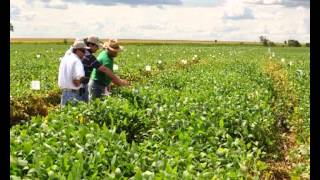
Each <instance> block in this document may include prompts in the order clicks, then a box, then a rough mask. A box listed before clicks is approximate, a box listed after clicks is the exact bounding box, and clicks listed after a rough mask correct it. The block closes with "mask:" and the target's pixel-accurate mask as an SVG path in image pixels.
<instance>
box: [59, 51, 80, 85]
mask: <svg viewBox="0 0 320 180" xmlns="http://www.w3.org/2000/svg"><path fill="white" fill-rule="evenodd" d="M79 63H80V65H81V60H80V59H79V58H78V57H77V56H76V55H75V54H74V53H71V54H70V55H69V56H65V57H63V58H62V60H61V63H60V66H59V76H58V85H59V87H60V88H61V89H80V86H78V87H77V86H75V85H74V84H73V81H72V80H73V79H75V78H76V77H77V76H80V75H81V73H80V72H78V71H79V70H78V69H77V68H74V67H76V66H80V65H79Z"/></svg>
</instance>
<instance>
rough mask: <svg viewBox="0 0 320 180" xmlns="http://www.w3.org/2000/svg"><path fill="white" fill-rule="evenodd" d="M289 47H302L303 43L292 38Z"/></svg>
mask: <svg viewBox="0 0 320 180" xmlns="http://www.w3.org/2000/svg"><path fill="white" fill-rule="evenodd" d="M288 46H289V47H301V44H300V43H299V41H297V40H293V39H290V40H288Z"/></svg>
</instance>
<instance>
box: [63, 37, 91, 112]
mask: <svg viewBox="0 0 320 180" xmlns="http://www.w3.org/2000/svg"><path fill="white" fill-rule="evenodd" d="M86 48H87V46H86V44H85V43H84V41H75V42H74V43H73V45H72V52H71V53H70V55H68V56H65V57H63V58H62V60H61V62H60V66H59V76H58V85H59V87H60V88H61V89H62V96H61V106H62V107H63V106H65V105H66V104H67V102H71V103H76V102H78V101H81V97H80V91H79V89H80V87H81V81H82V80H83V77H84V76H85V73H84V69H83V65H82V63H81V59H82V58H83V57H84V54H85V49H86Z"/></svg>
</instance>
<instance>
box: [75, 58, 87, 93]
mask: <svg viewBox="0 0 320 180" xmlns="http://www.w3.org/2000/svg"><path fill="white" fill-rule="evenodd" d="M73 70H74V71H73V76H72V77H73V78H72V82H73V84H74V85H75V86H76V87H78V86H80V85H81V81H83V78H84V76H85V74H84V69H83V65H82V63H81V62H80V61H76V63H75V64H74V69H73Z"/></svg>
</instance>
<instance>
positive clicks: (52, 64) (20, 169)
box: [10, 44, 310, 179]
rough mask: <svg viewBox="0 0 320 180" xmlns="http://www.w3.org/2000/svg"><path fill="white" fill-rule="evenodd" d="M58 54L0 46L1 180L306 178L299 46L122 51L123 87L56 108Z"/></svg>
mask: <svg viewBox="0 0 320 180" xmlns="http://www.w3.org/2000/svg"><path fill="white" fill-rule="evenodd" d="M67 48H68V46H66V45H50V44H42V45H32V44H12V45H11V59H10V80H11V83H10V90H11V92H10V94H11V103H10V107H11V108H10V109H11V117H12V119H10V120H11V121H15V122H16V123H17V122H18V121H21V120H24V121H25V122H22V123H21V122H20V123H19V124H16V125H14V126H12V127H11V131H10V139H11V140H10V147H11V151H10V162H11V164H10V173H11V176H12V177H13V178H19V177H21V178H26V179H37V178H39V179H104V178H107V179H290V178H292V179H294V178H298V179H308V176H309V173H310V167H309V158H310V157H309V156H310V153H309V151H310V150H309V143H310V135H309V121H310V114H309V103H310V102H309V97H310V68H309V65H310V63H309V59H310V51H309V49H308V48H284V47H273V48H271V49H268V48H266V47H261V46H237V45H223V46H222V45H221V46H214V45H198V46H197V45H128V46H126V47H125V51H124V52H123V53H122V54H121V55H120V56H119V57H118V58H117V59H116V61H115V64H117V65H118V70H117V71H116V74H118V75H119V76H120V77H121V78H125V79H129V80H131V81H132V86H131V87H128V88H116V87H114V88H113V91H112V94H111V96H109V97H106V98H105V99H104V100H103V101H100V100H96V101H94V102H90V103H89V104H85V103H81V104H79V105H78V106H74V107H72V106H67V107H66V108H64V109H60V108H59V107H58V106H57V105H58V104H59V101H60V91H59V88H58V87H57V74H58V66H59V58H60V57H62V56H63V54H64V52H65V51H66V49H67ZM147 66H148V67H147ZM34 80H38V81H40V90H32V89H31V82H32V81H34ZM37 114H39V116H36V115H37ZM40 115H42V116H40ZM13 119H14V120H13ZM13 124H14V123H13Z"/></svg>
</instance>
